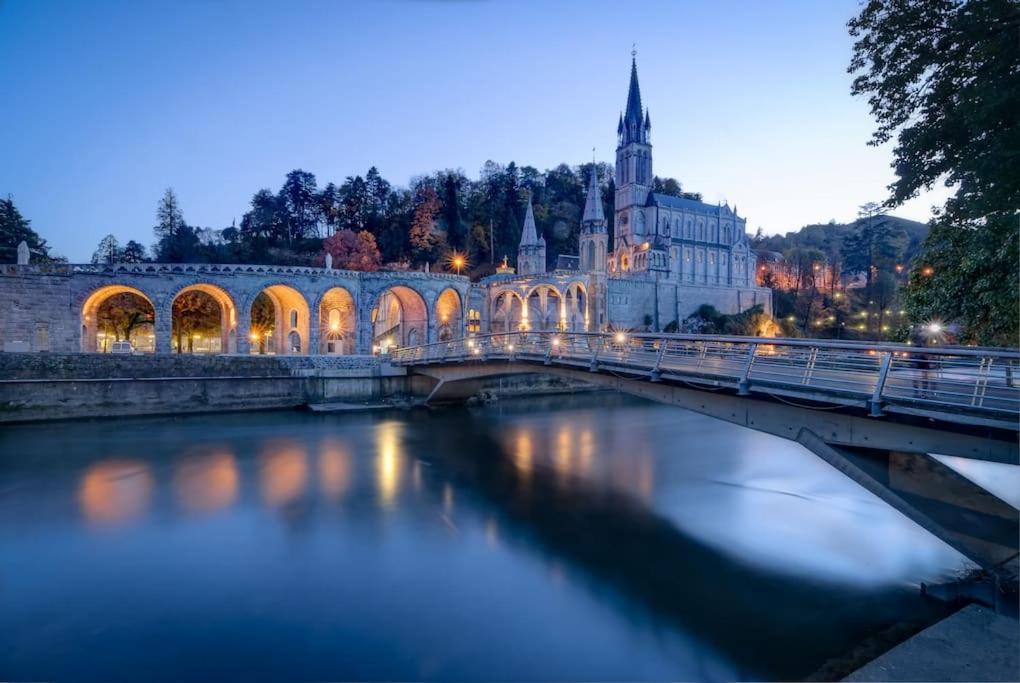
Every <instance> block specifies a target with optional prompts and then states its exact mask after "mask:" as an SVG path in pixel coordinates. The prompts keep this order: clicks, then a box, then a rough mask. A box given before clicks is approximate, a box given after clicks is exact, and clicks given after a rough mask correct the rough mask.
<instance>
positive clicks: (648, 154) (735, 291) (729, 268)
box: [475, 61, 772, 332]
mask: <svg viewBox="0 0 1020 683" xmlns="http://www.w3.org/2000/svg"><path fill="white" fill-rule="evenodd" d="M651 133H652V122H651V117H650V116H649V114H648V111H647V110H646V109H643V107H642V104H641V89H640V87H639V84H638V74H637V63H636V61H633V62H632V63H631V74H630V88H629V91H628V94H627V106H626V109H625V110H624V113H623V114H621V116H620V120H619V124H618V126H617V148H616V170H615V182H616V195H615V197H614V209H615V211H614V219H615V220H614V227H615V231H614V232H615V235H614V239H613V244H612V249H611V250H610V248H609V244H608V230H607V225H606V217H605V214H604V211H603V209H602V196H601V190H600V187H599V178H598V177H597V176H596V175H595V172H594V171H593V173H592V176H591V177H590V178H589V179H588V193H587V197H586V200H585V208H584V213H583V215H582V218H581V226H580V232H579V236H578V250H579V254H578V255H577V256H560V257H559V259H558V262H557V264H556V267H555V268H554V269H553V270H552V272H546V254H545V240H544V238H543V237H542V235H541V234H539V233H538V231H537V230H536V228H535V221H534V214H533V212H532V209H531V205H530V203H529V205H528V211H527V215H526V217H525V222H524V226H523V229H522V231H521V243H520V246H519V248H518V254H517V264H518V267H517V273H516V274H513V273H510V272H507V270H508V269H506V268H504V269H502V270H501V271H500V273H499V274H497V275H494V276H492V277H489V278H486V279H485V280H483V281H482V283H480V285H479V287H481V288H483V289H484V290H485V293H486V296H484V297H483V296H481V295H480V294H478V293H475V296H476V297H477V298H484V299H485V300H486V301H487V303H488V306H487V309H488V311H489V324H488V325H483V328H485V329H490V330H492V331H500V332H502V331H507V330H513V329H525V328H527V329H562V330H577V329H586V330H592V331H596V330H604V329H607V328H609V327H614V328H626V329H652V330H662V329H663V328H665V327H667V326H669V325H670V324H671V323H679V322H680V321H682V320H683V319H684V318H686V317H687V316H689V315H690V314H692V313H693V312H694V311H695V310H697V308H698V307H699V306H701V305H702V304H710V305H712V306H715V307H716V308H717V309H719V310H720V311H721V312H723V313H739V312H741V311H744V310H746V309H748V308H750V307H751V306H754V305H759V304H760V305H761V306H762V307H763V308H764V310H765V311H766V312H768V313H771V312H772V292H771V290H769V289H768V288H765V287H761V286H758V284H757V283H756V280H755V271H756V257H755V254H754V252H753V251H752V249H751V248H750V245H749V244H748V239H747V233H746V223H747V221H746V219H744V218H742V217H741V216H739V215H738V214H737V211H736V209H735V208H730V207H729V206H728V205H727V204H719V205H712V204H707V203H705V202H702V201H698V200H695V199H690V198H685V197H674V196H671V195H665V194H660V193H656V192H653V191H652V185H653V180H654V177H655V176H654V174H653V172H652V142H651ZM476 289H477V288H476Z"/></svg>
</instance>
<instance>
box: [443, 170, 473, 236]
mask: <svg viewBox="0 0 1020 683" xmlns="http://www.w3.org/2000/svg"><path fill="white" fill-rule="evenodd" d="M466 180H467V178H465V177H464V176H463V175H461V174H460V173H458V172H454V171H447V172H446V173H445V174H443V176H442V185H443V221H444V222H445V223H446V242H447V243H448V244H449V245H450V247H452V248H453V249H463V248H464V241H465V235H464V226H463V225H462V223H461V217H460V198H459V196H458V193H459V192H460V188H461V184H462V183H464V182H465V181H466Z"/></svg>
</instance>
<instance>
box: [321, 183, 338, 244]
mask: <svg viewBox="0 0 1020 683" xmlns="http://www.w3.org/2000/svg"><path fill="white" fill-rule="evenodd" d="M319 215H320V216H321V217H322V222H323V223H324V224H325V225H326V237H329V236H331V235H332V234H333V233H335V232H336V231H337V227H338V225H339V223H340V192H339V190H338V189H337V187H336V185H334V184H333V183H326V187H324V188H322V192H321V193H320V194H319Z"/></svg>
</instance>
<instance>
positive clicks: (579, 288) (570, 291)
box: [563, 281, 589, 332]
mask: <svg viewBox="0 0 1020 683" xmlns="http://www.w3.org/2000/svg"><path fill="white" fill-rule="evenodd" d="M564 307H565V309H566V315H565V316H564V321H563V322H564V325H563V329H565V330H569V331H571V332H583V331H585V330H587V329H588V320H589V311H588V289H587V287H585V285H584V283H583V282H580V281H575V282H571V283H569V284H568V285H567V288H566V294H565V295H564Z"/></svg>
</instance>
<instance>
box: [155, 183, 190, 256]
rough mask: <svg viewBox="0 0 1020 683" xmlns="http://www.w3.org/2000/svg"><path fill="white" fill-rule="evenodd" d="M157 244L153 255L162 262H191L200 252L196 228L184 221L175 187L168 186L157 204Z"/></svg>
mask: <svg viewBox="0 0 1020 683" xmlns="http://www.w3.org/2000/svg"><path fill="white" fill-rule="evenodd" d="M153 232H154V233H155V235H156V245H155V246H154V247H153V255H154V256H155V258H156V260H157V261H158V262H160V263H189V262H193V261H195V260H196V256H197V255H198V253H199V249H198V247H199V241H198V236H197V235H196V234H195V229H194V228H192V227H190V226H189V225H188V224H187V223H185V222H184V214H183V213H182V212H181V206H180V203H179V202H178V201H177V195H176V194H175V193H174V191H173V188H169V187H168V188H167V190H166V192H164V193H163V198H162V199H160V200H159V204H158V205H157V206H156V227H155V228H153Z"/></svg>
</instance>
